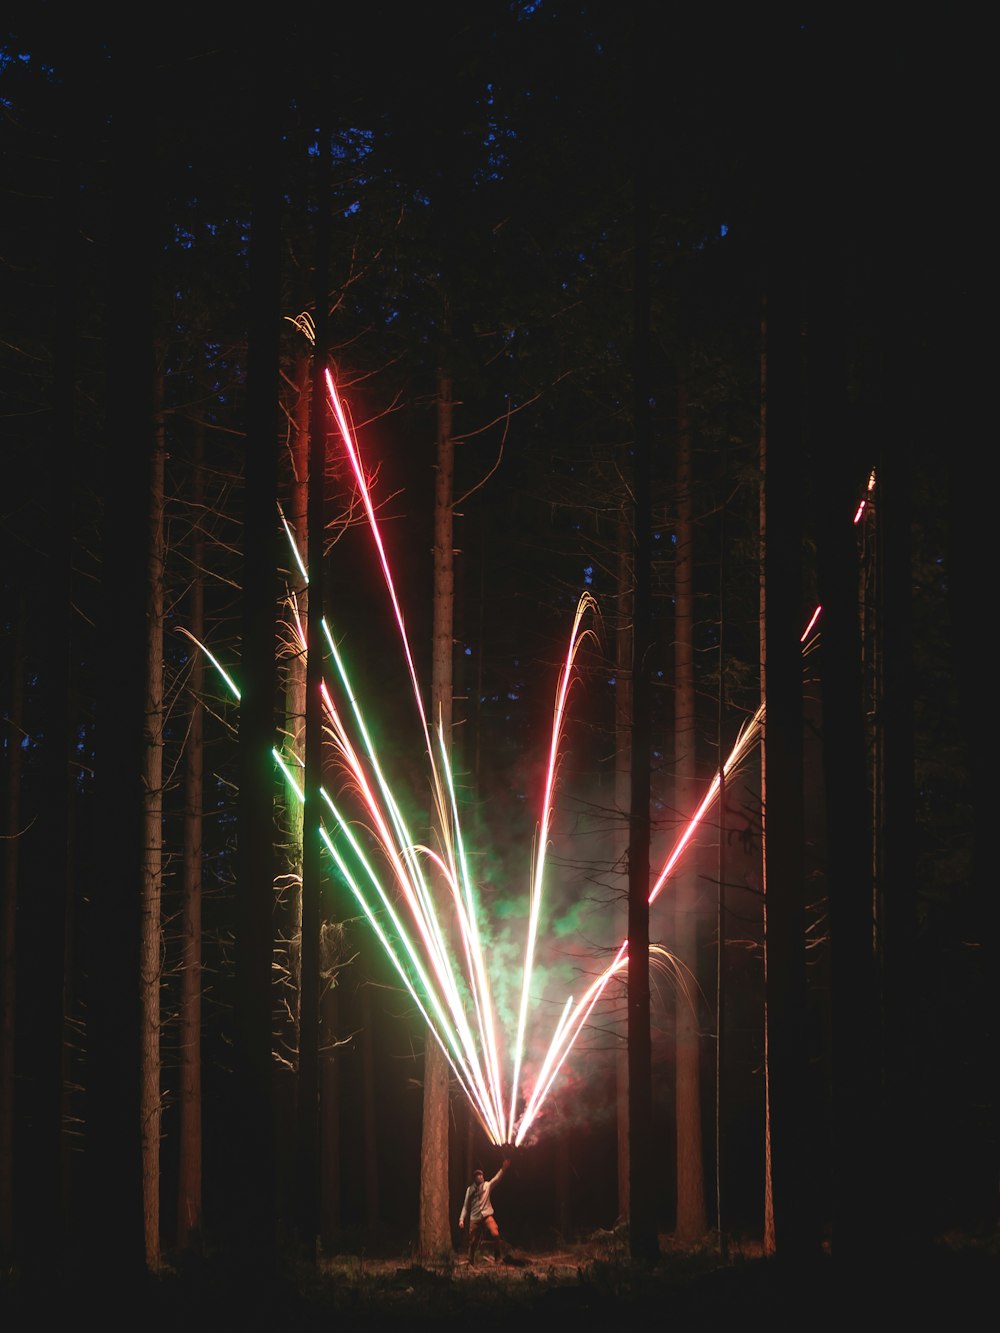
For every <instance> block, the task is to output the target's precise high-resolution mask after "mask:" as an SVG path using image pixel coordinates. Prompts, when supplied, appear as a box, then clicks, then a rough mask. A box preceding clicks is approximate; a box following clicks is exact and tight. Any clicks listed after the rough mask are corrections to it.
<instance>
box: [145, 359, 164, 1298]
mask: <svg viewBox="0 0 1000 1333" xmlns="http://www.w3.org/2000/svg"><path fill="white" fill-rule="evenodd" d="M163 432H164V426H163V376H162V374H158V375H157V377H156V420H155V426H154V431H153V459H152V468H151V476H150V485H149V496H148V502H149V510H148V523H149V547H148V554H147V560H146V578H147V592H146V733H145V756H144V762H143V788H144V801H143V805H144V818H143V823H144V826H145V839H144V849H143V850H144V855H143V869H142V935H141V941H140V966H139V985H140V1003H141V1006H142V1033H141V1057H140V1062H141V1068H142V1075H141V1077H142V1092H141V1105H140V1117H141V1125H142V1194H143V1226H144V1231H145V1241H146V1265H147V1267H148V1268H149V1269H150V1271H151V1272H154V1273H155V1272H156V1271H157V1270H158V1269H159V1267H160V1124H161V1121H162V1118H163V1115H162V1104H161V1099H160V985H161V971H162V961H161V960H162V957H163V923H162V914H161V903H162V899H163V577H164V535H163V477H164V461H165V456H166V446H165V441H164V433H163Z"/></svg>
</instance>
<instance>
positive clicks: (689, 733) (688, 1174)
mask: <svg viewBox="0 0 1000 1333" xmlns="http://www.w3.org/2000/svg"><path fill="white" fill-rule="evenodd" d="M692 472H693V455H692V448H691V433H690V427H689V423H688V415H687V396H686V392H685V389H684V386H683V385H681V386H680V387H679V389H678V406H677V528H676V531H677V547H676V556H675V560H674V569H675V583H674V608H675V609H674V685H675V689H674V697H675V699H676V704H675V711H674V772H675V778H674V808H675V810H676V812H677V818H678V819H679V820H680V821H681V823H682V825H683V823H684V822H686V820H687V819H689V818H690V816H691V813H693V811H694V810H695V808H696V805H697V800H696V794H695V779H696V776H697V768H696V762H695V759H696V754H695V750H696V743H697V730H696V727H695V682H694V521H693V514H694V503H693V496H692V487H693V485H694V479H693V475H692ZM674 921H675V935H674V948H675V952H676V954H677V957H678V959H679V961H680V963H681V966H682V967H684V968H686V969H688V972H689V975H690V976H692V977H694V978H695V979H697V977H698V972H699V969H698V870H697V868H696V867H695V866H693V865H692V859H691V857H688V858H687V859H686V861H685V863H684V867H683V868H681V869H680V870H678V872H677V874H676V875H675V877H674ZM696 992H697V986H695V987H693V988H692V990H691V992H690V994H688V992H687V990H686V989H685V990H678V991H677V992H676V993H677V1011H676V1012H677V1019H676V1027H675V1031H676V1034H677V1054H676V1059H677V1077H676V1084H675V1094H674V1102H675V1111H676V1118H677V1131H676V1132H677V1221H676V1230H677V1235H678V1237H679V1238H680V1239H681V1240H682V1241H686V1242H691V1241H696V1240H701V1239H702V1237H703V1236H704V1235H705V1231H706V1229H707V1225H708V1224H707V1222H706V1218H705V1170H704V1162H703V1157H702V1127H701V1044H700V1038H699V1023H698V1013H697V1012H696V1010H695V1009H694V1007H693V1006H694V1004H695V994H696Z"/></svg>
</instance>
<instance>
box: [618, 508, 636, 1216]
mask: <svg viewBox="0 0 1000 1333" xmlns="http://www.w3.org/2000/svg"><path fill="white" fill-rule="evenodd" d="M632 540H633V539H632V529H631V527H630V525H629V522H628V516H627V514H626V512H625V509H624V507H623V508H622V510H621V512H620V513H619V516H618V625H617V629H616V631H615V816H616V821H615V828H614V835H613V837H614V844H613V846H614V864H615V868H616V869H620V871H621V873H622V876H623V878H624V879H625V881H626V883H625V909H626V918H627V914H628V882H627V880H628V875H627V872H628V842H629V825H628V811H629V791H630V782H631V771H632V734H631V729H630V728H631V722H632V614H633V606H632V601H633V598H632V592H633V579H634V577H635V574H634V569H633V563H632ZM626 930H627V924H626ZM626 1037H627V1034H626ZM615 1088H616V1098H617V1113H618V1114H617V1119H618V1217H619V1220H620V1221H623V1222H624V1221H627V1219H628V1215H629V1150H628V1041H627V1039H626V1040H622V1041H621V1042H620V1044H619V1047H618V1050H617V1051H616V1053H615Z"/></svg>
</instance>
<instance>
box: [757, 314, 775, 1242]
mask: <svg viewBox="0 0 1000 1333" xmlns="http://www.w3.org/2000/svg"><path fill="white" fill-rule="evenodd" d="M758 461H759V466H760V506H759V515H760V517H759V533H758V547H759V553H760V564H759V575H758V592H759V600H758V608H759V612H760V643H759V646H760V701H761V703H764V702H765V700H766V699H767V643H766V637H765V633H764V627H765V625H766V624H767V582H766V579H765V577H764V551H765V550H766V549H767V488H766V486H765V485H764V478H765V477H766V476H767V302H766V297H765V298H763V300H762V308H761V319H760V422H759V438H758ZM760 841H761V887H762V888H763V890H764V920H765V923H766V920H767V747H766V746H765V744H764V731H763V729H762V730H761V737H760ZM764 976H765V1000H764V1200H763V1202H764V1253H765V1254H768V1255H772V1254H774V1189H773V1185H772V1179H771V1097H770V1080H769V1078H768V1059H767V998H766V995H767V984H766V978H767V944H766V941H765V945H764Z"/></svg>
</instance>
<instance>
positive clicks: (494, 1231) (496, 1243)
mask: <svg viewBox="0 0 1000 1333" xmlns="http://www.w3.org/2000/svg"><path fill="white" fill-rule="evenodd" d="M484 1224H485V1226H486V1230H487V1231H488V1232H489V1233H490V1239H491V1240H492V1241H493V1250H494V1253H495V1254H496V1261H497V1263H499V1262H500V1257H501V1250H500V1246H501V1243H502V1242H501V1240H500V1228H499V1227H498V1226H497V1223H496V1218H495V1217H487V1218H485V1219H484Z"/></svg>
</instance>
